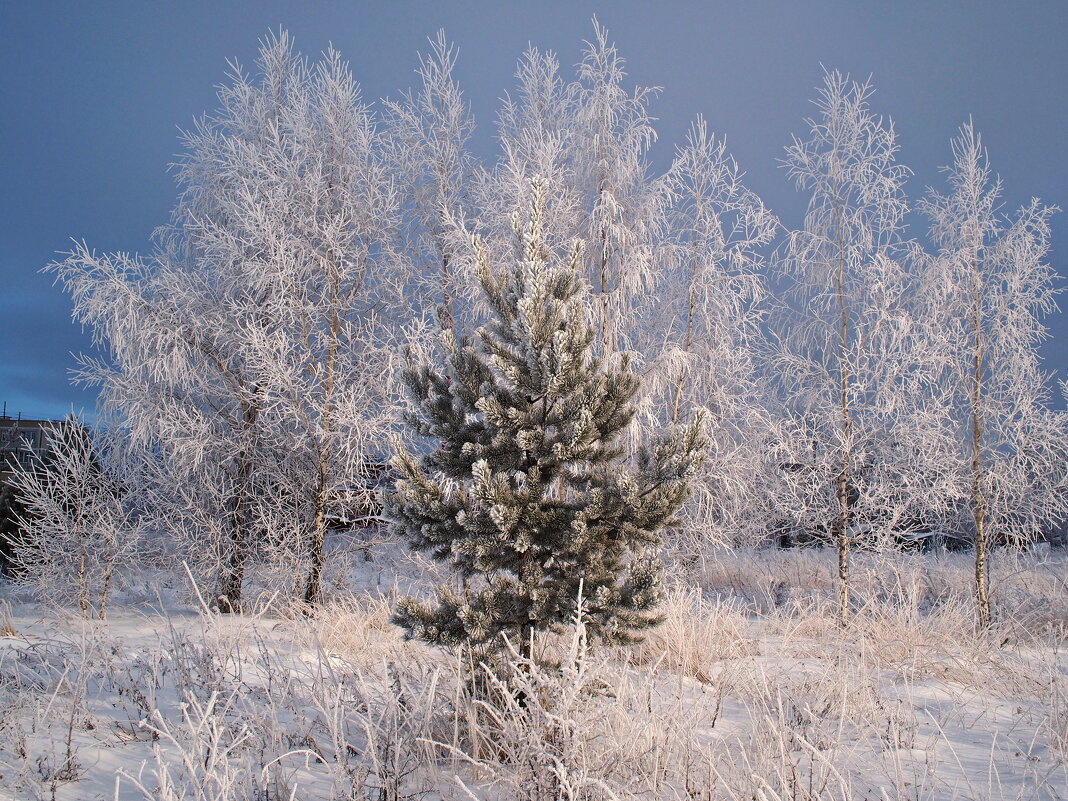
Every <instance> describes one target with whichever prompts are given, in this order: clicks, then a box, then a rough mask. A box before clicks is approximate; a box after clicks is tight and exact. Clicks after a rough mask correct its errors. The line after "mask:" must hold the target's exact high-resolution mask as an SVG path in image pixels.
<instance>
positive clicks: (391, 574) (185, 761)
mask: <svg viewBox="0 0 1068 801" xmlns="http://www.w3.org/2000/svg"><path fill="white" fill-rule="evenodd" d="M373 556H374V560H373V561H365V560H364V559H363V557H362V556H361V555H354V556H353V558H352V561H351V562H350V563H348V564H347V565H345V566H344V568H345V569H344V570H343V571H342V570H340V568H341V565H339V564H335V565H334V573H333V574H332V579H331V586H332V587H333V589H332V590H331V592H332V596H331V600H330V601H329V602H328V604H327V605H326V606H325V607H324V608H323V609H321V610H320V611H319V613H318V614H317V615H316V616H315V617H314V618H310V619H309V618H304V617H302V616H299V615H298V616H289V615H286V614H282V611H283V610H281V609H280V608H278V607H276V608H273V609H269V610H267V611H263V612H261V613H258V614H252V615H247V616H219V615H212V614H204V613H202V611H200V610H199V609H198V607H197V605H196V603H195V602H194V603H190V602H189V601H188V600H187V599H190V598H192V597H193V593H191V592H190V591H189V588H188V586H186V581H187V579H185V578H184V576H179V575H172V574H169V573H152V574H149V573H146V574H145V575H144V576H143V577H142V578H143V582H142V584H141V586H140V587H134V586H132V585H129V584H128V585H127V587H126V588H125V589H124V590H123V591H121V592H119V593H117V595H116V599H115V602H114V605H113V608H112V611H111V612H110V613H109V615H108V618H107V620H105V621H99V620H83V619H82V618H81V617H80V615H78V614H77V613H76V610H75V611H72V610H69V609H64V608H57V607H51V606H48V605H45V604H41V603H38V602H35V601H34V600H33V599H31V598H28V597H26V596H25V595H22V594H20V593H19V592H17V591H16V590H15V588H12V587H10V586H5V587H4V588H3V596H2V597H3V598H4V600H3V602H2V605H0V616H2V615H3V610H4V609H10V620H11V623H12V625H13V628H14V630H15V632H16V633H15V634H14V635H12V636H6V637H3V638H2V639H0V774H2V777H0V797H3V798H17V799H23V798H25V799H32V798H55V799H57V800H59V801H62V800H63V799H72V800H73V799H79V800H82V799H84V800H85V801H88V799H113V798H117V799H123V800H124V801H125V800H126V799H144V798H150V799H166V800H169V799H179V798H186V799H218V801H222V799H238V798H270V799H274V798H291V797H292V798H308V799H334V798H364V797H370V798H405V797H413V798H415V797H422V798H470V797H471V795H474V796H475V797H476V798H487V799H488V798H521V797H529V798H556V797H569V796H568V795H567V792H569V791H568V790H567V788H568V787H570V788H571V791H573V795H572V796H570V797H575V798H613V797H617V798H687V797H689V798H707V799H714V798H715V799H718V798H742V797H744V798H749V797H758V798H767V799H776V798H792V797H799V798H830V799H834V798H843V799H844V798H872V799H875V798H886V799H898V798H903V797H910V798H923V799H968V798H974V799H1029V798H1035V799H1039V798H1041V799H1061V798H1065V797H1066V796H1068V792H1066V790H1065V788H1068V761H1066V759H1068V654H1066V653H1065V649H1064V636H1065V623H1066V621H1068V614H1066V612H1068V597H1066V595H1068V593H1066V592H1065V589H1064V585H1063V583H1061V584H1058V582H1057V576H1058V575H1063V573H1064V569H1065V567H1066V566H1068V565H1066V558H1065V557H1064V556H1052V555H1050V554H1049V553H1048V552H1044V553H1033V554H1021V555H1016V556H1010V555H1004V556H1003V555H1002V554H998V556H999V557H1001V562H1002V563H1003V564H1002V566H1001V567H1000V568H995V573H994V575H993V577H992V586H993V587H995V588H997V591H996V593H995V608H996V609H997V610H998V616H999V622H998V623H997V624H996V626H995V629H994V630H993V631H992V632H991V633H990V634H986V635H980V634H976V633H974V632H973V631H972V630H971V628H970V624H969V623H968V622H966V621H967V620H968V615H969V614H970V613H972V612H974V610H973V609H971V608H970V607H969V606H968V604H969V601H968V598H969V596H968V592H969V586H968V569H969V563H968V560H967V557H958V556H954V555H948V556H941V557H936V556H926V557H918V556H915V555H879V556H876V555H858V556H857V557H856V562H855V576H856V580H857V585H856V597H857V598H858V599H859V600H860V603H861V604H862V605H861V606H860V607H859V608H858V609H857V611H856V613H855V615H854V619H853V623H852V625H851V626H850V628H849V629H846V630H843V629H841V628H839V627H838V626H837V624H836V622H835V607H834V597H835V596H834V594H833V593H834V588H833V582H830V581H829V580H828V579H829V577H830V576H831V574H832V573H833V569H834V563H833V561H834V560H833V554H832V553H831V552H830V551H821V550H816V549H808V550H797V551H785V552H774V551H769V552H752V553H748V554H746V553H741V554H718V555H717V554H710V555H708V558H707V560H706V563H705V566H704V567H702V568H701V569H699V570H698V569H694V568H684V567H682V566H678V569H676V570H674V571H672V573H673V575H675V576H676V577H677V580H678V583H677V584H676V585H675V586H673V587H671V588H669V592H668V594H667V597H666V599H665V602H664V605H663V611H664V613H665V616H666V620H665V622H664V624H663V625H662V626H661V627H659V628H658V629H656V630H654V631H653V633H652V634H651V635H650V637H649V638H648V639H647V640H646V641H645V642H644V643H642V644H640V645H638V646H633V647H630V648H615V649H605V648H600V649H597V648H594V649H591V650H589V651H588V652H587V651H585V650H584V649H583V646H582V642H581V639H580V638H576V637H575V636H574V632H563V633H562V634H559V635H552V636H548V637H546V638H545V640H544V641H543V642H542V643H541V644H540V646H539V647H540V649H541V655H542V657H543V658H544V659H545V660H546V661H545V664H543V665H535V666H530V667H528V668H527V669H526V671H525V672H523V671H521V672H519V673H517V674H513V675H512V679H511V681H512V682H513V684H512V685H511V686H513V687H515V686H517V685H516V684H515V682H519V683H520V684H522V683H523V682H526V684H523V687H524V692H525V693H526V697H528V698H537V699H538V701H537V705H536V707H535V706H531V705H530V703H529V702H528V703H527V706H525V707H524V706H522V705H520V704H517V703H516V702H515V696H514V694H509V693H507V692H506V693H504V694H503V695H502V694H501V693H500V692H497V693H496V694H495V693H494V690H493V686H494V684H493V682H492V681H490V682H489V687H490V689H488V690H487V689H484V690H483V693H484V696H483V697H482V699H481V700H476V699H472V698H471V696H470V694H469V693H468V692H467V691H466V690H465V689H464V688H465V686H466V685H465V683H464V681H463V680H462V679H461V678H460V676H461V675H462V671H461V662H460V661H458V660H457V658H456V657H455V656H454V655H452V654H449V653H446V652H443V651H438V650H435V649H431V648H429V647H426V646H423V645H421V644H419V643H414V642H405V641H403V640H402V638H401V636H400V631H399V630H398V629H397V628H396V627H395V626H393V625H392V624H391V623H390V622H389V616H390V614H391V612H392V609H393V606H394V604H395V601H396V598H397V597H398V595H400V594H403V593H406V592H410V591H416V592H425V591H427V589H428V587H429V585H430V584H431V583H432V582H433V581H435V580H437V577H436V576H434V575H433V574H432V572H428V571H427V570H426V569H424V568H425V566H422V565H420V564H419V563H417V562H412V561H406V560H405V559H404V557H403V552H402V551H401V550H399V549H396V548H395V547H393V546H389V545H380V546H377V547H376V549H375V551H374V554H373ZM895 573H896V575H897V576H899V578H900V579H907V580H908V582H902V586H908V587H911V589H906V590H904V591H903V592H902V593H901V596H900V598H899V600H898V601H897V602H886V603H884V604H883V605H881V606H876V605H874V604H871V603H870V602H871V601H872V600H873V599H874V598H875V597H876V594H877V593H878V592H879V588H880V586H882V585H884V584H885V579H886V576H888V575H892V574H895ZM728 575H729V576H730V582H731V583H730V585H728V584H727V583H725V582H724V581H723V578H724V577H725V576H728ZM772 575H774V576H780V577H784V578H785V579H786V581H787V585H788V586H787V588H786V590H785V591H783V590H780V591H778V593H777V595H778V598H779V601H778V603H776V602H775V600H773V599H771V596H772V594H773V593H770V592H769V591H768V586H769V584H768V577H769V576H772ZM791 577H792V578H791ZM343 582H344V584H346V585H347V586H348V587H349V588H350V589H348V590H346V591H345V592H343V593H342V592H340V590H339V588H340V587H341V586H342V584H343ZM909 582H910V583H909ZM1058 588H1059V589H1058ZM935 589H937V590H939V591H940V592H941V593H942V595H941V597H940V600H937V601H935V602H933V605H931V604H932V601H931V597H933V596H931V592H932V591H933V590H935ZM761 594H764V595H765V597H766V598H767V599H771V600H767V601H761V600H760V597H761ZM153 595H155V596H156V597H155V598H153V597H152V596H153ZM1040 599H1045V608H1046V610H1047V614H1046V615H1045V616H1043V617H1039V616H1036V615H1035V614H1034V613H1033V612H1032V611H1029V610H1032V609H1033V604H1034V603H1035V602H1036V601H1038V600H1040ZM1010 600H1012V602H1013V603H1015V604H1016V606H1015V607H1014V608H1009V607H1008V606H1007V603H1008V602H1009V601H1010ZM925 603H926V604H928V607H927V609H926V611H921V607H923V606H924V604H925ZM865 604H866V605H865ZM998 604H1000V605H998ZM549 657H552V660H550V659H549ZM554 662H555V663H558V664H560V665H561V666H560V667H558V668H553V667H548V666H546V665H549V664H552V663H554ZM501 686H504V685H501ZM498 689H499V687H498ZM68 739H69V747H68ZM394 792H395V793H396V795H393V794H392V793H394ZM256 793H260V795H256ZM539 793H541V794H540V795H539ZM469 794H471V795H469Z"/></svg>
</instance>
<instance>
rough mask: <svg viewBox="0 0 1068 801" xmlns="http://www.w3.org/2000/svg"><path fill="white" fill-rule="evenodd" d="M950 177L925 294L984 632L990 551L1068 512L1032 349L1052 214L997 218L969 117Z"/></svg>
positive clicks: (1036, 210) (1052, 416)
mask: <svg viewBox="0 0 1068 801" xmlns="http://www.w3.org/2000/svg"><path fill="white" fill-rule="evenodd" d="M947 172H948V175H949V192H948V193H946V194H941V193H938V192H935V191H933V190H932V191H931V192H930V193H929V195H928V196H927V198H926V201H925V203H924V204H923V211H924V212H925V213H926V214H927V216H928V217H929V218H930V220H931V236H932V239H933V240H934V243H935V245H936V246H937V248H938V252H937V255H936V256H935V257H934V258H933V259H931V261H930V262H929V263H928V267H927V270H926V271H925V275H924V282H923V289H924V294H923V298H924V301H925V303H926V308H927V311H928V314H927V320H928V322H929V325H930V326H932V328H933V329H934V331H935V334H934V336H932V337H931V339H932V341H934V342H935V343H936V344H937V347H938V348H939V352H940V354H941V355H942V360H941V363H942V365H943V366H944V369H943V371H942V372H941V374H940V375H939V381H938V387H939V389H940V394H939V396H938V398H937V402H938V404H939V405H940V406H942V407H943V408H945V409H947V410H949V411H950V416H949V419H948V420H947V421H946V422H947V423H948V425H947V427H946V428H945V430H944V432H943V433H944V435H945V439H944V440H943V441H942V442H943V447H942V468H943V470H944V472H946V473H947V474H949V475H952V476H954V477H956V479H957V481H958V485H959V486H958V492H957V493H956V498H963V499H964V502H963V503H957V504H954V507H953V508H951V509H950V511H951V512H953V511H956V512H963V513H964V516H965V517H966V518H968V519H970V522H971V523H972V526H970V527H971V528H972V529H973V531H974V536H975V594H976V604H977V607H978V622H979V625H980V626H981V627H986V626H989V625H990V622H991V610H990V595H989V589H988V582H989V579H988V555H989V550H990V546H991V545H992V544H998V543H1008V542H1021V541H1028V540H1033V539H1034V538H1035V537H1036V536H1038V534H1039V533H1040V531H1041V529H1042V528H1043V527H1046V526H1048V525H1049V524H1050V523H1053V522H1057V521H1059V520H1061V519H1063V517H1064V516H1065V514H1066V512H1068V494H1066V493H1065V462H1066V459H1068V419H1066V415H1065V413H1064V412H1062V411H1055V410H1052V409H1050V408H1049V405H1048V403H1049V390H1048V385H1047V379H1048V376H1047V375H1045V374H1043V372H1042V370H1041V369H1040V366H1039V358H1038V353H1037V347H1038V344H1039V343H1040V342H1041V341H1042V340H1043V339H1044V338H1045V337H1046V335H1047V333H1046V327H1045V325H1044V324H1043V322H1042V318H1043V317H1044V316H1045V315H1046V314H1049V313H1050V312H1052V311H1054V310H1055V309H1056V304H1055V302H1054V293H1055V291H1056V290H1055V289H1054V286H1053V281H1054V279H1055V275H1054V273H1053V270H1052V268H1051V267H1050V266H1049V264H1048V263H1047V262H1046V256H1047V253H1048V252H1049V237H1050V227H1049V218H1050V216H1051V215H1052V214H1053V212H1054V211H1055V209H1053V208H1052V207H1050V206H1045V205H1043V204H1041V203H1040V202H1039V201H1038V200H1032V201H1031V202H1030V203H1028V204H1027V205H1025V206H1023V207H1022V208H1020V209H1019V210H1018V211H1017V212H1016V214H1015V216H1014V217H1013V218H1011V219H1010V218H1006V217H1004V216H1003V215H1002V214H1000V213H999V211H998V203H999V197H1000V195H1001V182H1000V180H998V179H997V178H995V177H994V176H993V175H992V173H991V169H990V165H989V162H988V160H987V155H986V151H985V149H984V148H983V145H982V141H981V140H980V137H979V135H978V134H977V133H976V131H975V129H974V127H973V126H972V124H971V123H970V122H969V123H968V124H966V125H964V126H963V127H962V128H961V133H960V136H959V137H957V138H956V139H954V140H953V165H952V166H951V167H949V168H948V169H947Z"/></svg>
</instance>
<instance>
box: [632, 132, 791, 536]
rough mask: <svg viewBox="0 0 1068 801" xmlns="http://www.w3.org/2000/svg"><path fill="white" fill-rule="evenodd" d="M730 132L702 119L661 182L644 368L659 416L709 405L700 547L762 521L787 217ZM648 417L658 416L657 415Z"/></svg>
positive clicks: (662, 419)
mask: <svg viewBox="0 0 1068 801" xmlns="http://www.w3.org/2000/svg"><path fill="white" fill-rule="evenodd" d="M742 179H743V173H742V171H741V169H740V168H739V167H738V164H737V162H736V161H735V160H734V159H733V158H732V157H731V156H730V154H729V153H728V152H727V148H726V143H725V141H724V140H723V139H722V138H717V137H716V136H715V135H713V134H710V133H709V131H708V126H707V124H706V123H705V121H704V120H703V119H701V118H698V120H697V121H696V122H695V123H694V125H693V126H692V127H691V129H690V132H689V135H688V137H687V141H686V143H685V145H684V146H682V147H679V148H678V151H677V154H676V158H675V160H674V162H673V163H672V165H671V168H670V169H669V170H668V172H667V174H666V175H665V176H664V178H663V179H662V181H663V184H664V187H663V192H664V195H665V198H666V220H665V225H664V233H665V235H664V237H663V239H662V241H661V242H660V244H659V248H660V250H661V251H662V252H663V254H664V259H665V269H664V281H663V285H662V288H661V289H660V290H659V291H658V292H657V293H656V294H657V299H658V301H659V314H658V315H657V316H656V317H655V318H654V319H655V320H656V321H657V323H658V328H659V329H660V331H661V332H662V336H663V342H661V343H659V344H658V343H655V342H650V345H651V347H652V348H654V350H653V351H652V353H651V354H650V359H649V361H650V363H651V364H650V368H649V370H648V371H647V375H648V381H649V385H650V387H649V391H648V394H649V396H650V400H651V403H650V404H649V405H648V407H647V408H648V409H649V410H651V411H652V412H653V415H652V416H653V418H654V421H655V422H656V423H660V424H663V423H667V424H675V423H677V422H678V421H679V420H680V419H686V418H688V417H689V416H690V415H691V414H693V413H694V411H695V410H696V409H697V408H700V407H703V408H705V409H707V410H708V416H709V434H710V440H711V449H710V450H711V452H710V455H709V459H708V462H707V463H706V468H705V470H704V471H703V472H702V474H701V476H700V477H698V478H697V479H696V480H695V482H694V498H693V499H692V500H691V501H690V503H689V506H688V509H689V513H688V514H687V516H686V528H687V533H688V534H689V535H690V536H691V537H692V538H693V539H694V540H695V541H696V542H697V543H699V544H702V545H704V544H707V543H708V542H709V541H720V542H724V541H736V540H737V539H738V538H739V537H746V538H747V539H749V540H750V541H752V539H753V536H752V535H753V533H754V532H756V531H760V530H762V529H764V528H765V527H766V526H765V525H764V523H765V522H766V521H765V518H766V517H767V514H766V510H767V507H768V497H767V496H766V494H765V489H766V488H765V482H763V481H761V480H757V476H759V475H761V474H762V473H763V472H765V467H766V464H765V463H766V459H764V457H763V452H764V450H765V447H766V442H764V440H765V438H766V436H765V435H766V433H767V432H768V430H769V419H768V412H769V410H768V408H767V399H768V393H769V390H770V388H769V387H768V386H767V383H766V381H764V380H762V377H761V370H760V367H761V365H760V364H759V360H760V351H761V350H763V349H764V347H763V344H762V340H763V332H762V325H761V323H762V318H763V305H764V301H765V299H766V296H767V292H766V287H765V281H764V277H763V274H762V272H763V269H764V267H765V263H764V255H763V251H764V248H765V247H766V246H768V245H769V244H770V243H771V242H772V240H773V239H774V237H775V235H776V233H777V231H778V221H777V219H776V218H775V216H774V215H773V214H772V213H771V212H770V211H769V210H768V208H767V207H766V206H765V205H764V204H763V202H762V201H761V200H760V198H759V197H757V195H756V194H755V193H753V192H752V191H751V190H749V189H748V188H747V187H746V186H745V185H744V183H743V180H742ZM654 421H651V422H654Z"/></svg>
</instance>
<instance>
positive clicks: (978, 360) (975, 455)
mask: <svg viewBox="0 0 1068 801" xmlns="http://www.w3.org/2000/svg"><path fill="white" fill-rule="evenodd" d="M972 270H973V274H974V276H975V281H976V285H975V289H974V292H975V298H974V301H973V311H972V326H973V327H974V332H973V334H974V340H973V343H974V344H973V350H972V388H971V389H972V391H971V404H972V436H971V440H972V514H973V516H974V519H975V603H976V612H977V614H978V623H979V628H980V629H987V628H989V627H990V620H991V618H990V595H989V587H988V580H989V570H988V568H987V545H988V543H987V527H986V523H987V507H986V497H985V495H984V490H983V415H982V402H983V340H982V322H983V319H982V309H983V306H982V295H981V293H980V291H979V290H980V275H979V259H978V257H977V256H976V257H975V258H973V261H972Z"/></svg>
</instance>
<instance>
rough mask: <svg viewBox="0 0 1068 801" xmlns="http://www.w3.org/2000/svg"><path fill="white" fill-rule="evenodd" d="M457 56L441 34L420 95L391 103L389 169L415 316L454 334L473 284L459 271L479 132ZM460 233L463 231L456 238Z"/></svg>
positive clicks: (423, 65) (424, 59)
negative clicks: (430, 316) (432, 314)
mask: <svg viewBox="0 0 1068 801" xmlns="http://www.w3.org/2000/svg"><path fill="white" fill-rule="evenodd" d="M457 55H458V54H457V51H456V50H455V49H454V48H453V47H452V46H450V45H449V43H448V42H447V40H446V38H445V33H444V32H443V31H439V32H438V34H437V36H436V37H435V38H434V39H432V40H431V41H430V53H429V54H427V55H425V56H420V59H419V69H418V70H417V74H418V76H419V87H418V89H417V90H415V91H408V92H405V93H404V94H402V95H401V96H400V98H399V99H397V100H386V101H385V107H386V109H387V116H386V119H385V126H384V127H385V131H386V141H387V143H388V147H387V149H386V153H387V158H388V163H389V164H390V168H391V170H392V173H393V176H394V179H395V180H396V182H397V186H398V192H399V195H400V197H401V201H402V205H403V212H404V213H403V217H402V220H403V225H402V230H403V232H404V235H405V237H406V238H405V242H404V247H403V248H401V250H400V255H401V256H402V258H403V259H404V260H405V264H406V267H407V269H408V271H409V276H408V281H409V283H410V293H411V298H410V303H411V305H412V309H413V312H414V313H419V312H422V311H427V310H431V311H437V313H438V317H439V322H440V324H441V325H443V326H444V327H446V328H448V329H449V330H453V331H455V330H456V329H457V326H458V325H460V326H462V324H463V322H464V318H465V317H466V316H467V315H466V313H465V312H466V309H465V305H464V301H465V299H466V295H467V294H468V286H469V284H470V283H471V279H470V276H468V275H465V274H464V272H463V269H462V267H463V264H462V263H457V261H458V259H457V251H458V250H459V251H461V252H463V251H465V250H466V248H464V247H463V246H462V245H460V246H458V245H457V243H456V240H457V239H459V240H460V241H461V242H463V241H465V240H466V237H465V236H463V224H462V222H460V221H461V220H462V218H463V213H464V209H463V205H464V201H465V200H466V198H467V192H468V186H469V184H470V182H471V180H472V177H471V175H472V172H473V171H474V170H475V162H474V159H473V157H472V156H471V154H470V153H469V152H468V150H467V140H468V139H469V138H470V136H471V134H472V132H473V131H474V120H473V118H472V117H471V111H470V108H469V107H468V105H467V102H466V101H465V100H464V98H463V93H462V92H461V91H460V86H459V84H458V83H457V82H456V80H455V78H454V77H453V70H454V69H455V67H456V60H457ZM457 228H459V229H460V233H459V235H458V232H457Z"/></svg>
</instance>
